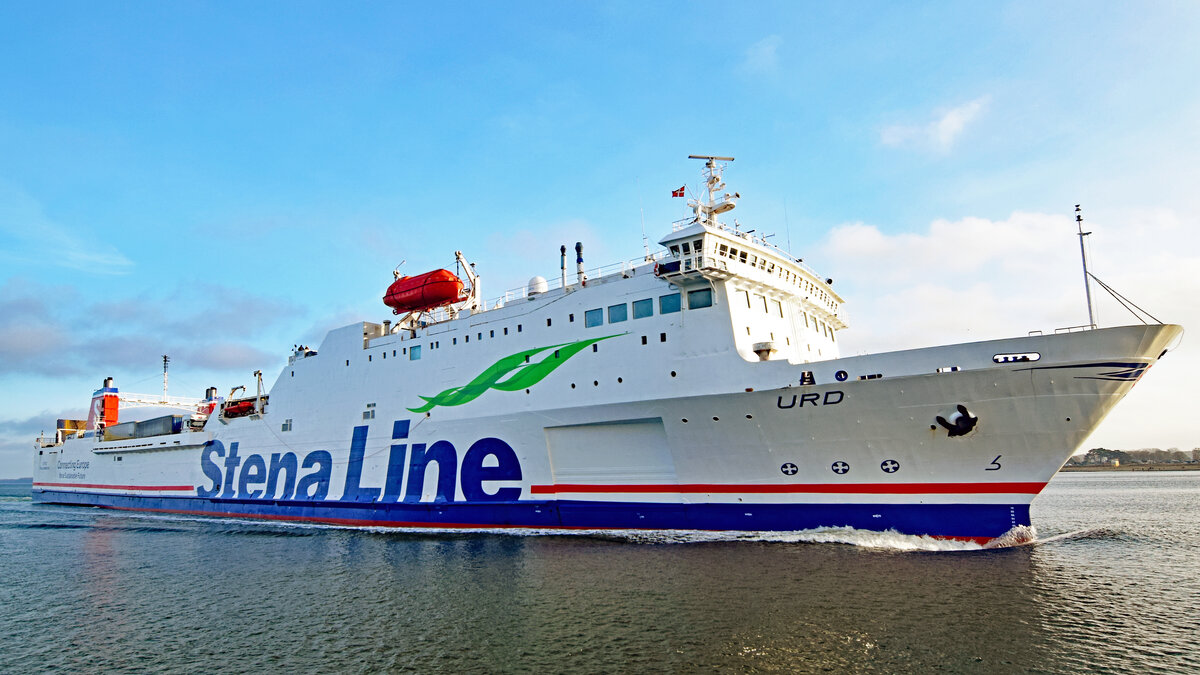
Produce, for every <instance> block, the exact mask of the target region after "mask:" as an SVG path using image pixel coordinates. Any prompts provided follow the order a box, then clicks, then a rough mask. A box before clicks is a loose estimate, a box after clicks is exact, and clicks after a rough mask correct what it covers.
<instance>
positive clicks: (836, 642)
mask: <svg viewBox="0 0 1200 675" xmlns="http://www.w3.org/2000/svg"><path fill="white" fill-rule="evenodd" d="M1033 519H1034V523H1035V527H1036V530H1037V533H1036V539H1035V540H1034V541H1033V542H1032V543H1030V544H1026V545H1021V546H1015V547H1010V548H999V549H986V550H985V549H981V548H980V547H978V546H975V545H971V544H962V543H954V542H944V541H937V540H931V539H927V538H923V537H909V536H902V535H897V534H891V533H872V532H862V531H856V530H845V529H835V530H823V531H810V532H797V533H784V534H779V533H767V534H760V535H759V534H738V535H729V534H692V533H664V534H645V533H636V532H628V533H613V532H604V533H592V534H585V535H577V536H562V535H548V534H545V533H540V532H536V531H519V532H492V533H463V532H434V533H430V532H417V531H413V532H396V531H372V530H361V529H341V528H332V527H320V526H311V525H308V526H306V525H284V524H275V523H259V522H247V521H241V520H229V519H205V518H186V517H163V516H153V515H140V514H132V513H124V512H111V511H101V510H95V509H86V508H77V507H62V506H40V505H35V504H32V503H31V502H30V501H29V500H28V498H19V497H9V498H3V499H0V672H5V673H8V672H44V671H83V672H99V671H104V672H137V673H144V672H179V673H193V672H201V671H204V672H230V673H234V672H248V671H255V672H348V673H369V672H379V671H391V672H400V671H412V672H422V673H428V672H455V673H457V672H487V673H491V672H535V673H558V672H613V673H616V672H638V673H641V672H712V671H724V672H747V671H749V672H754V671H764V672H820V671H833V672H863V671H871V672H1043V673H1075V672H1081V671H1093V672H1128V673H1146V672H1180V671H1188V670H1193V671H1194V670H1200V646H1198V638H1200V472H1178V473H1176V472H1141V473H1138V472H1128V473H1125V472H1123V473H1091V474H1087V473H1073V474H1060V475H1058V476H1056V477H1055V479H1054V480H1053V481H1052V482H1051V483H1050V485H1049V486H1048V487H1047V489H1046V491H1045V493H1044V494H1042V496H1040V497H1039V498H1038V499H1037V500H1036V501H1035V502H1034V509H1033Z"/></svg>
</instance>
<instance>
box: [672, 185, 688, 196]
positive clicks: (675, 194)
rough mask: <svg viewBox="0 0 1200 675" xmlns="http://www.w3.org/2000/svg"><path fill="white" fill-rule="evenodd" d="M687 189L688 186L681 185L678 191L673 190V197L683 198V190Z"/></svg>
mask: <svg viewBox="0 0 1200 675" xmlns="http://www.w3.org/2000/svg"><path fill="white" fill-rule="evenodd" d="M686 187H687V185H680V186H679V189H678V190H671V196H672V197H682V196H683V189H684V188H686Z"/></svg>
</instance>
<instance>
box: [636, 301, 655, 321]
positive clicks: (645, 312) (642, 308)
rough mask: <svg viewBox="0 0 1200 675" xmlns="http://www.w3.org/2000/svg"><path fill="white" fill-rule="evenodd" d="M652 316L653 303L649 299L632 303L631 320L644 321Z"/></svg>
mask: <svg viewBox="0 0 1200 675" xmlns="http://www.w3.org/2000/svg"><path fill="white" fill-rule="evenodd" d="M648 316H654V302H653V301H652V300H651V299H650V298H646V299H645V300H634V301H633V318H635V319H644V318H646V317H648Z"/></svg>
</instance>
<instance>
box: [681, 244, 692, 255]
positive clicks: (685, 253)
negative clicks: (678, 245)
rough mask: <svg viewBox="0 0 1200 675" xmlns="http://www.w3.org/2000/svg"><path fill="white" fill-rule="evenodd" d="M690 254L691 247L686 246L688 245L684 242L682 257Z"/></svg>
mask: <svg viewBox="0 0 1200 675" xmlns="http://www.w3.org/2000/svg"><path fill="white" fill-rule="evenodd" d="M691 252H692V249H691V247H690V246H689V245H688V243H687V242H686V241H685V242H683V254H684V255H687V254H689V253H691Z"/></svg>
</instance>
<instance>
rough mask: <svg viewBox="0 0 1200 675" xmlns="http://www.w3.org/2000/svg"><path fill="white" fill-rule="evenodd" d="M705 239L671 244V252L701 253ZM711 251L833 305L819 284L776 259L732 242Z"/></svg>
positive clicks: (676, 255)
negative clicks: (778, 263)
mask: <svg viewBox="0 0 1200 675" xmlns="http://www.w3.org/2000/svg"><path fill="white" fill-rule="evenodd" d="M703 246H704V240H703V239H696V240H695V241H692V242H686V241H685V242H682V243H680V244H676V245H672V246H671V253H672V254H673V255H674V256H675V257H679V255H680V253H682V254H683V255H685V256H688V255H691V254H693V253H694V254H696V255H701V254H702V253H703V252H704V248H703ZM709 253H715V254H716V255H718V256H721V257H722V258H729V259H730V260H735V261H737V262H741V263H745V264H747V265H749V266H751V267H757V268H758V269H760V270H763V271H764V272H766V273H767V274H771V275H774V276H777V277H779V278H780V279H782V280H783V281H784V282H786V283H789V284H792V285H794V286H797V287H799V288H800V289H801V290H802V291H804V292H805V293H808V294H809V295H815V296H816V297H818V298H820V299H821V300H822V301H823V302H824V303H825V304H826V305H827V306H829V307H833V299H832V298H831V297H829V294H828V293H826V292H825V291H824V290H822V289H821V288H820V287H819V286H817V285H816V284H814V283H812V282H811V281H809V280H808V279H806V278H804V277H803V276H801V275H799V274H796V273H795V272H793V271H791V270H790V269H788V268H787V267H785V266H783V265H776V264H775V262H774V261H772V260H770V259H769V258H766V257H759V256H758V255H757V254H755V253H752V252H750V251H747V250H745V249H741V250H739V249H738V248H737V247H736V246H732V245H730V244H725V243H718V244H717V247H716V251H712V250H710V251H709Z"/></svg>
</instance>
